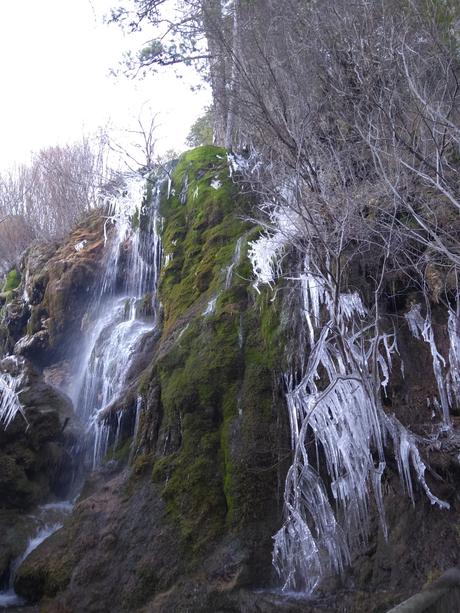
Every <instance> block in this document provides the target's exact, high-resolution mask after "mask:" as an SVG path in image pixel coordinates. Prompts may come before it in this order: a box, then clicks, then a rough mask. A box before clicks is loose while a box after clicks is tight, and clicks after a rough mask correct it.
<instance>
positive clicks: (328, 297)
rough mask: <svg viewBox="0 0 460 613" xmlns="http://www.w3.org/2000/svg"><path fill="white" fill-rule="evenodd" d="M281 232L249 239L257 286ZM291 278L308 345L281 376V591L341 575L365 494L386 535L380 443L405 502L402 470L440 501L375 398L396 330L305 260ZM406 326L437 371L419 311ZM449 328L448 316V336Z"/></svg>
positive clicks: (271, 273)
mask: <svg viewBox="0 0 460 613" xmlns="http://www.w3.org/2000/svg"><path fill="white" fill-rule="evenodd" d="M285 236H286V233H285V232H284V231H283V232H280V231H279V230H278V231H275V232H274V233H271V234H267V235H266V236H262V237H261V238H259V239H258V241H256V242H255V243H253V244H252V245H251V248H250V253H249V257H250V258H251V261H252V263H253V269H254V273H255V276H256V284H255V285H256V286H257V285H258V284H262V283H268V284H272V283H273V281H274V280H275V277H276V272H277V271H279V268H280V264H279V262H280V256H281V254H282V250H283V249H284V247H285V245H286V244H287V243H286V242H283V237H285ZM295 281H296V283H297V286H298V288H299V291H300V292H301V298H302V300H301V303H302V314H301V315H302V317H303V319H304V321H305V324H306V330H307V339H308V341H307V345H308V346H307V347H306V348H305V350H306V351H305V355H306V358H305V359H304V364H305V365H304V367H303V370H302V372H301V373H300V376H299V375H297V376H294V375H293V374H290V375H286V386H287V397H286V398H287V406H288V411H289V420H290V428H291V443H292V453H293V460H292V465H291V467H290V469H289V471H288V474H287V478H286V484H285V494H284V502H285V521H284V524H283V526H282V527H281V529H280V530H279V531H278V533H277V534H276V535H275V536H274V549H273V564H274V566H275V568H276V570H277V572H278V574H279V576H280V578H281V580H282V585H283V589H285V590H290V591H298V592H304V593H311V592H312V591H314V589H315V588H316V587H317V585H318V584H319V582H320V581H321V580H322V579H323V578H325V577H327V576H331V575H334V574H337V573H340V572H342V571H343V569H344V568H345V566H346V565H347V564H349V563H350V561H351V557H352V554H353V552H354V551H356V550H357V549H359V547H360V546H362V545H363V544H364V543H365V542H366V540H367V538H368V527H369V507H370V504H371V498H373V499H374V501H375V505H376V507H377V509H378V512H379V515H380V521H381V526H382V529H383V532H384V534H385V536H386V535H387V525H386V520H385V512H384V506H383V493H382V476H383V473H384V470H385V468H386V460H385V454H384V450H385V448H386V447H387V446H388V443H389V442H391V447H392V449H393V452H394V454H395V456H396V461H397V465H398V469H399V474H400V477H401V481H402V483H403V487H404V489H405V490H406V492H407V493H408V495H409V496H410V498H411V499H412V501H413V500H414V494H413V484H412V477H411V468H413V473H414V474H415V476H416V479H417V480H418V482H419V484H420V485H421V487H422V488H423V489H424V490H425V492H426V494H427V496H428V498H429V499H430V501H431V502H432V504H436V505H438V506H439V507H441V508H448V507H449V505H448V504H447V503H445V502H443V501H442V500H439V499H438V498H437V497H436V496H434V495H433V494H432V492H431V491H430V490H429V488H428V485H427V483H426V481H425V476H424V475H425V468H426V467H425V464H424V462H423V460H422V458H421V456H420V453H419V451H418V449H417V445H416V441H415V437H414V436H413V435H412V434H411V433H410V432H409V431H408V430H407V429H406V428H405V427H404V426H403V425H402V424H401V423H400V422H399V421H398V420H397V419H396V418H395V417H394V416H389V415H387V414H386V413H385V411H384V410H383V407H382V404H381V392H382V389H383V390H385V388H386V386H387V384H388V382H389V377H390V372H391V368H392V357H393V355H394V354H395V352H397V343H396V338H395V335H394V334H389V333H385V332H382V331H380V330H379V326H378V322H375V321H373V320H372V319H371V317H370V314H369V313H368V312H367V310H366V308H365V306H364V304H363V303H362V300H361V298H360V296H359V294H358V293H357V292H340V293H337V292H336V291H335V286H334V284H333V281H332V280H331V279H330V278H329V277H328V276H327V275H325V274H322V272H321V270H320V268H319V267H315V266H314V263H313V262H312V259H311V258H310V257H306V258H305V261H304V264H303V268H302V272H301V274H300V275H299V277H298V278H297V279H296V280H295ZM408 323H409V325H410V327H411V330H412V331H413V332H414V333H417V334H418V333H420V334H422V335H423V338H425V340H427V342H430V346H431V347H432V355H433V362H434V368H435V371H436V368H437V366H438V364H439V365H441V364H442V363H443V360H442V357H441V356H440V354H439V353H438V352H437V350H435V346H434V342H433V340H432V332H430V328H429V327H427V325H426V322H424V321H423V320H422V318H421V316H420V313H419V311H414V313H412V314H411V315H410V317H409V319H408ZM457 325H458V324H457V320H454V319H453V318H452V319H451V321H450V329H451V336H452V338H454V339H456V340H455V343H456V342H457V341H458V334H457V327H456V326H457ZM430 335H431V336H430ZM430 339H431V341H430ZM458 342H460V341H458ZM451 343H452V345H451V346H452V347H454V344H455V343H454V342H452V341H451ZM452 351H453V352H454V351H456V349H453V350H452ZM459 372H460V369H458V368H452V369H451V373H452V376H451V380H452V383H451V384H450V386H449V388H448V389H449V390H451V391H446V397H447V396H448V395H449V393H450V394H452V393H455V392H454V391H453V390H454V389H455V390H458V389H459V387H458V382H459V381H460V377H459ZM454 381H455V382H456V386H454ZM442 402H443V403H444V400H442ZM320 472H321V475H320ZM324 473H327V477H328V478H327V479H324V478H323V476H322V475H324Z"/></svg>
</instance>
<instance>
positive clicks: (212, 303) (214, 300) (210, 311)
mask: <svg viewBox="0 0 460 613" xmlns="http://www.w3.org/2000/svg"><path fill="white" fill-rule="evenodd" d="M218 297H219V295H218V294H217V295H216V296H213V297H212V298H211V300H210V301H209V302H208V304H207V306H206V308H205V310H204V311H203V317H207V316H208V315H212V314H213V313H214V311H215V310H216V304H217V298H218Z"/></svg>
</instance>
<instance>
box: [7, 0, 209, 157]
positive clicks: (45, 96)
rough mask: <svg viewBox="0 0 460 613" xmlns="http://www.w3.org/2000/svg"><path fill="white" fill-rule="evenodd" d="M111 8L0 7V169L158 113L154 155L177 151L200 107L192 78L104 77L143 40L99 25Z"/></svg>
mask: <svg viewBox="0 0 460 613" xmlns="http://www.w3.org/2000/svg"><path fill="white" fill-rule="evenodd" d="M116 4H117V2H116V0H0V7H1V11H0V84H1V94H0V168H4V167H6V166H8V165H10V163H12V162H17V161H27V159H28V156H29V154H30V152H31V151H34V150H37V149H39V148H41V147H45V146H48V145H54V144H60V143H66V142H71V141H72V140H76V139H78V138H79V137H81V135H82V133H85V134H90V133H92V132H94V131H95V130H97V128H98V126H106V125H107V124H108V123H110V124H111V125H113V126H116V127H118V128H120V129H121V128H127V129H129V128H130V127H132V125H133V122H134V121H135V119H136V117H137V116H138V115H139V113H140V112H142V113H143V114H144V115H146V114H148V113H149V112H150V109H151V110H152V112H159V113H160V114H159V118H158V122H159V123H160V124H161V125H160V127H159V130H158V138H159V144H158V147H159V151H160V152H164V151H166V150H168V149H176V150H181V149H183V146H184V145H183V141H184V138H185V137H186V135H187V133H188V130H189V127H190V125H191V123H192V122H193V121H194V120H195V119H196V117H197V116H198V115H199V114H200V112H201V110H202V109H203V107H204V106H205V105H206V104H207V103H208V95H209V94H207V93H206V92H194V93H193V92H191V90H190V85H191V84H193V83H195V84H196V83H197V82H198V81H197V78H196V77H195V76H192V75H190V77H186V78H185V79H181V80H178V79H177V78H176V77H175V76H174V75H172V74H171V73H169V72H168V73H165V74H160V75H152V76H151V77H148V78H147V79H144V80H142V81H136V80H129V79H126V78H125V77H123V76H121V77H118V78H117V79H114V77H111V76H109V71H110V68H114V67H117V66H118V63H119V61H120V59H121V56H122V53H123V51H124V50H127V49H130V48H131V49H133V50H136V49H137V48H138V46H139V45H140V44H141V43H142V42H143V41H144V40H145V38H146V35H145V34H143V35H140V38H139V37H138V38H136V37H134V36H132V35H124V34H123V32H122V31H121V29H120V28H119V27H117V26H115V25H111V26H109V25H105V24H103V22H102V16H103V14H104V12H107V10H108V8H109V7H110V6H113V5H116Z"/></svg>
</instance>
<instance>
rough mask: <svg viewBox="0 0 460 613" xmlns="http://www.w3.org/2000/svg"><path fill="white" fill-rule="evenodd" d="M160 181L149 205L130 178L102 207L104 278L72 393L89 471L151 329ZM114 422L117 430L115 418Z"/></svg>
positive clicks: (153, 323)
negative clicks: (109, 415)
mask: <svg viewBox="0 0 460 613" xmlns="http://www.w3.org/2000/svg"><path fill="white" fill-rule="evenodd" d="M164 181H165V179H164V180H159V181H157V183H156V185H155V188H154V190H153V196H152V199H151V202H146V195H145V193H144V189H145V180H144V179H141V178H131V179H129V180H128V181H127V184H126V186H125V187H124V188H123V189H122V190H120V192H119V193H118V194H117V195H116V197H113V198H112V199H111V201H110V203H109V206H108V210H109V214H108V219H107V222H106V231H107V257H106V265H105V273H104V275H103V276H102V279H101V283H100V288H99V291H97V292H96V299H95V301H94V304H93V306H92V307H91V309H90V316H89V319H90V321H91V325H92V332H91V334H90V335H89V337H88V338H87V341H86V347H85V349H86V350H85V352H84V356H83V359H82V368H81V375H80V379H79V380H80V384H79V385H78V387H77V390H76V391H75V392H74V398H75V406H76V410H77V413H79V415H80V416H81V418H82V420H83V421H84V423H86V425H87V432H88V436H89V438H90V440H91V444H92V454H91V463H92V467H93V468H96V467H97V466H98V465H99V464H100V463H101V462H102V460H103V458H104V457H105V455H106V452H107V448H108V445H109V440H110V427H109V425H108V423H106V421H105V420H104V417H106V414H107V411H108V409H109V407H111V406H114V405H115V404H116V402H117V401H118V400H120V398H121V397H122V395H123V393H124V392H125V391H126V387H127V381H128V375H129V371H130V367H131V366H132V364H133V360H134V359H135V357H136V355H137V353H138V351H139V349H140V348H141V345H142V339H143V337H144V336H145V335H146V334H147V333H148V332H151V331H152V330H153V329H154V328H155V326H156V321H157V302H156V287H157V283H158V277H159V272H160V267H161V259H162V247H161V241H160V236H159V229H160V228H159V225H160V216H159V203H160V195H161V192H162V188H163V185H164ZM117 419H118V430H119V427H120V419H121V418H120V417H118V416H117ZM119 434H120V433H119V431H118V436H119Z"/></svg>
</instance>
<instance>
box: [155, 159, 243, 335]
mask: <svg viewBox="0 0 460 613" xmlns="http://www.w3.org/2000/svg"><path fill="white" fill-rule="evenodd" d="M216 187H217V189H216ZM172 193H173V194H174V195H173V196H172V197H171V198H170V199H169V200H166V199H165V200H164V202H163V207H162V215H163V217H164V219H165V230H164V233H163V246H164V250H165V253H166V254H169V255H170V256H172V260H171V262H170V264H169V265H168V266H167V267H166V268H165V270H164V271H163V275H162V279H161V289H160V291H161V294H162V298H163V304H164V306H165V327H164V329H165V333H166V334H167V333H168V332H169V330H170V328H171V327H172V326H173V325H174V323H175V322H176V321H177V319H178V317H180V316H181V315H182V314H183V313H184V312H186V311H187V309H188V308H189V307H190V306H191V305H192V304H193V303H194V302H196V301H197V300H198V299H199V298H200V297H201V296H202V294H203V293H208V294H209V295H211V294H212V292H213V291H216V290H217V289H218V288H219V287H220V286H221V285H222V279H223V274H224V269H225V267H226V266H228V265H229V264H230V262H231V258H232V255H233V252H234V248H235V242H236V240H237V239H238V238H239V237H240V236H241V235H242V234H243V233H244V232H245V231H246V230H247V225H246V224H245V223H244V222H243V221H242V220H241V219H240V216H242V215H243V214H244V212H245V211H246V210H247V200H246V199H245V198H243V196H242V195H241V194H240V193H239V191H238V188H237V186H236V185H235V184H234V183H233V182H232V181H231V180H230V178H229V176H228V165H227V161H226V153H225V150H223V149H219V148H216V147H199V148H197V149H194V150H193V151H190V152H188V153H186V154H184V155H183V156H182V157H181V158H180V159H179V162H178V164H177V167H176V169H175V170H174V172H173V176H172ZM181 197H182V200H181ZM185 197H186V201H185V202H184V203H183V200H184V198H185Z"/></svg>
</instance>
